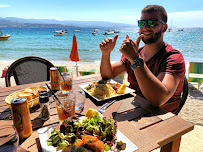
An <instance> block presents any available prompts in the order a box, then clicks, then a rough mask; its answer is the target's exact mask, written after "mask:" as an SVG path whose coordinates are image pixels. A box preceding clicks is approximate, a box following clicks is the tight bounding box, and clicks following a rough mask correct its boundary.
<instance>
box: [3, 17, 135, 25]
mask: <svg viewBox="0 0 203 152" xmlns="http://www.w3.org/2000/svg"><path fill="white" fill-rule="evenodd" d="M5 26H6V27H59V26H60V27H61V26H77V27H119V26H135V25H131V24H123V23H113V22H105V21H73V20H65V21H58V20H55V19H23V18H16V17H7V18H1V17H0V27H5Z"/></svg>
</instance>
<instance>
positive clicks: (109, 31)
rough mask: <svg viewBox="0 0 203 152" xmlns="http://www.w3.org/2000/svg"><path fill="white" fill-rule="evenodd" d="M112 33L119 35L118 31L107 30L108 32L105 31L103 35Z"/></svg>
mask: <svg viewBox="0 0 203 152" xmlns="http://www.w3.org/2000/svg"><path fill="white" fill-rule="evenodd" d="M113 33H119V30H112V29H109V30H106V32H104V35H110V34H113Z"/></svg>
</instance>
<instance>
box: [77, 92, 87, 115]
mask: <svg viewBox="0 0 203 152" xmlns="http://www.w3.org/2000/svg"><path fill="white" fill-rule="evenodd" d="M85 100H86V96H85V92H84V91H83V90H79V91H78V92H77V94H76V102H75V112H76V113H81V112H82V111H83V109H84V104H85Z"/></svg>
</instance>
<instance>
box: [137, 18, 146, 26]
mask: <svg viewBox="0 0 203 152" xmlns="http://www.w3.org/2000/svg"><path fill="white" fill-rule="evenodd" d="M145 22H146V21H143V20H139V21H138V26H139V27H144V26H145Z"/></svg>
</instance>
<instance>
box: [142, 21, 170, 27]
mask: <svg viewBox="0 0 203 152" xmlns="http://www.w3.org/2000/svg"><path fill="white" fill-rule="evenodd" d="M158 21H159V22H161V23H162V24H166V23H164V21H162V20H160V19H148V20H138V27H144V26H145V24H146V22H147V24H148V25H149V26H150V27H155V26H157V25H158Z"/></svg>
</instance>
